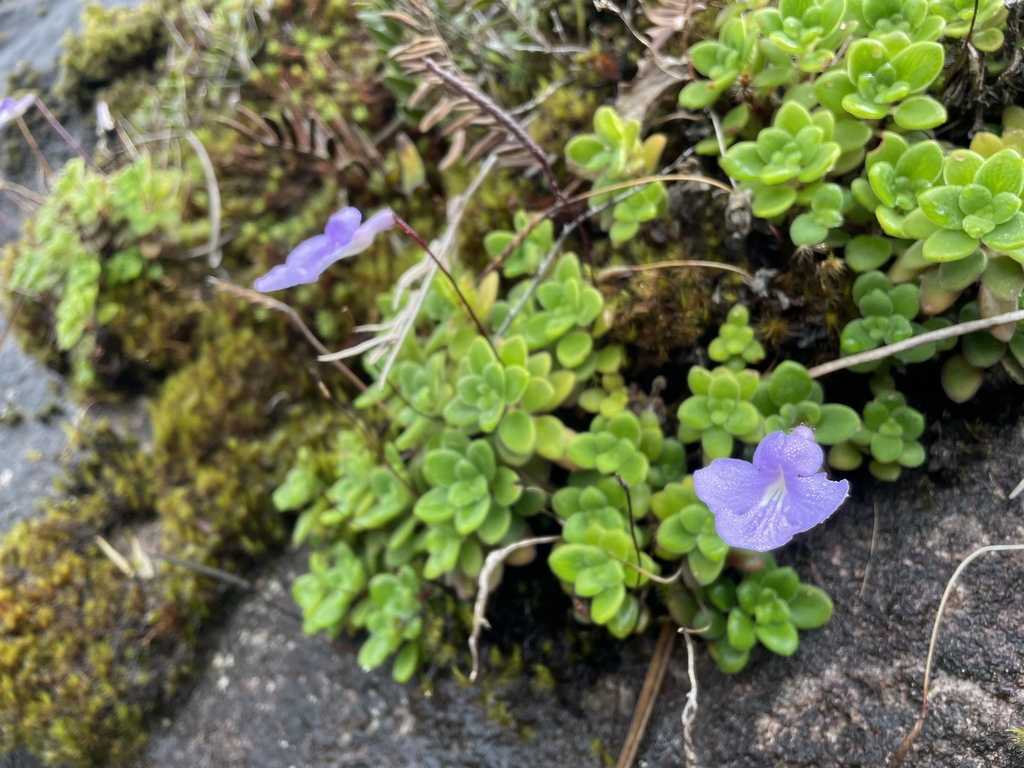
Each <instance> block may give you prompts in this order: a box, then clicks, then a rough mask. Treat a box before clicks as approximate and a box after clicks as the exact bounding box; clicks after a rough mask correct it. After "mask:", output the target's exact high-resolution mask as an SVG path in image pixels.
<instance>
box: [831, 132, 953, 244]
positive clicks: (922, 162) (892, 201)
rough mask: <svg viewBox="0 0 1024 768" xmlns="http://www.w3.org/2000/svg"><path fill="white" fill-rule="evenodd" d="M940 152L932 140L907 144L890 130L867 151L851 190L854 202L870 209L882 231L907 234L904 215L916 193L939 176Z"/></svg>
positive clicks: (912, 207)
mask: <svg viewBox="0 0 1024 768" xmlns="http://www.w3.org/2000/svg"><path fill="white" fill-rule="evenodd" d="M943 160H944V155H943V153H942V148H941V147H940V146H939V144H938V142H936V141H919V142H916V143H915V144H913V145H911V144H910V142H908V141H907V140H906V138H904V137H903V136H901V135H900V134H898V133H894V132H892V131H885V132H884V133H883V134H882V141H881V143H880V144H879V145H878V147H876V148H875V149H874V150H872V151H871V152H869V153H868V154H867V157H866V158H865V163H864V170H865V173H864V175H863V176H862V177H861V178H859V179H855V180H854V182H853V184H852V185H851V191H852V192H853V195H854V197H855V198H856V199H857V201H858V202H860V203H861V205H863V206H864V207H865V208H867V209H868V210H870V211H873V212H874V214H875V216H876V218H877V219H878V223H879V224H880V225H881V226H882V229H883V230H885V232H886V234H888V235H890V236H892V237H901V238H906V237H911V236H912V235H910V234H909V233H907V232H906V231H905V230H904V222H905V220H906V217H907V216H908V215H909V214H910V213H912V212H913V211H916V210H917V209H918V202H917V200H918V195H920V194H921V193H922V192H924V191H926V190H928V189H930V188H931V187H932V186H934V185H935V184H936V182H938V180H939V178H940V176H941V175H942V164H943Z"/></svg>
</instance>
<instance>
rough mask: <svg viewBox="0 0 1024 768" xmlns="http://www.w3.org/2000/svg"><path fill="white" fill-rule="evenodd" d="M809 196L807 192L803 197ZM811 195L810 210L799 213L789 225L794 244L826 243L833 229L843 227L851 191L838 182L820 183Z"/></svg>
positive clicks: (790, 236)
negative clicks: (844, 213) (846, 190)
mask: <svg viewBox="0 0 1024 768" xmlns="http://www.w3.org/2000/svg"><path fill="white" fill-rule="evenodd" d="M808 191H809V190H808ZM807 196H808V195H807V193H806V192H805V194H804V195H803V197H807ZM809 197H810V210H808V211H805V212H804V213H801V214H799V215H798V216H797V217H796V218H794V219H793V222H792V223H791V224H790V225H789V239H790V240H792V241H793V245H819V244H821V243H824V242H825V241H826V240H827V239H828V237H829V233H830V232H831V231H832V230H837V229H839V228H840V227H842V225H843V212H844V211H845V210H846V208H847V207H848V205H849V201H850V200H849V193H844V190H843V188H842V187H840V186H839V185H838V184H819V185H818V186H817V187H815V188H814V190H813V194H810V195H809ZM798 199H799V198H798Z"/></svg>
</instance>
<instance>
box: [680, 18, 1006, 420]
mask: <svg viewBox="0 0 1024 768" xmlns="http://www.w3.org/2000/svg"><path fill="white" fill-rule="evenodd" d="M1005 19H1006V9H1005V7H1004V5H1003V4H1002V3H1000V2H995V1H992V2H983V3H981V4H979V5H978V6H977V7H975V6H974V5H970V6H969V7H968V4H954V3H948V2H941V1H940V0H921V2H915V3H912V4H909V3H907V4H905V3H894V2H890V1H889V0H851V2H844V0H810V1H809V2H796V1H795V0H793V1H791V0H782V1H781V2H779V3H778V4H777V5H770V6H767V7H763V4H760V3H756V4H754V3H752V4H732V5H729V6H727V7H726V8H725V9H724V10H722V11H721V13H720V14H719V17H718V26H719V34H718V38H717V39H713V40H706V41H701V42H698V43H696V44H695V45H693V46H692V48H691V49H690V60H691V62H692V64H693V66H694V68H695V69H696V70H697V71H698V72H699V73H700V74H701V75H703V78H702V79H698V80H696V81H695V82H693V83H691V84H689V85H687V86H686V87H685V88H684V89H683V90H682V92H681V93H680V95H679V103H680V104H681V105H682V106H683V107H686V108H689V109H694V110H696V109H701V108H704V107H710V106H715V107H716V108H719V107H721V106H722V105H723V104H729V105H732V106H731V108H730V109H729V110H728V112H727V114H726V116H725V118H724V119H723V120H722V124H721V137H720V138H721V141H722V143H723V144H724V145H725V147H726V148H725V149H724V153H723V154H722V155H721V157H720V158H719V164H720V167H721V168H722V170H723V171H725V172H726V173H727V174H728V175H729V176H731V177H732V178H733V179H734V180H735V181H737V182H739V184H740V186H741V187H742V188H743V189H745V190H747V191H748V193H749V194H750V197H751V206H752V211H753V214H754V215H755V216H757V217H760V218H762V219H765V220H767V221H768V222H770V223H772V224H774V225H788V229H789V236H790V240H791V242H792V243H793V244H794V245H795V246H812V247H820V248H827V249H832V250H834V251H835V252H836V253H841V254H842V255H843V256H844V258H845V262H846V264H847V266H848V267H849V268H850V269H851V270H853V271H855V272H863V273H868V274H864V275H862V276H861V277H860V278H858V280H857V282H856V283H855V284H854V287H853V299H854V303H855V305H856V308H857V311H858V312H859V313H860V317H859V318H854V319H853V320H852V321H850V322H849V323H848V324H847V325H846V327H845V329H844V330H843V332H842V339H841V349H842V352H843V354H856V353H858V352H865V351H868V350H871V349H876V348H879V347H884V346H885V345H888V344H893V343H895V342H897V341H900V340H904V339H908V338H910V337H912V336H916V335H920V334H922V333H924V332H925V331H929V330H935V329H936V328H939V327H942V326H944V325H949V324H951V323H952V322H953V321H954V320H956V319H957V314H956V313H957V312H958V311H960V312H962V311H963V310H964V308H965V307H966V306H968V305H969V304H970V303H972V299H973V298H974V296H975V294H976V295H977V302H976V303H974V306H976V307H979V308H980V310H981V311H980V317H983V318H988V317H994V316H997V315H1000V314H1004V313H1008V312H1011V311H1014V310H1016V309H1018V307H1019V302H1020V297H1021V291H1022V287H1024V283H1022V281H1021V278H1022V276H1024V266H1022V264H1024V213H1022V212H1021V210H1020V208H1021V200H1022V197H1021V195H1022V189H1024V161H1022V159H1021V154H1020V152H1019V150H1018V149H1017V148H1016V144H1015V141H1016V139H1015V136H1016V133H1015V131H1018V128H1017V127H1016V126H1018V125H1019V122H1020V118H1019V109H1018V108H1016V107H1010V108H1008V110H1007V111H1006V112H1005V113H1004V115H1003V123H1004V125H1005V127H1004V129H1003V133H1004V134H1005V140H1004V138H1003V137H1001V136H999V135H998V134H996V133H994V132H980V133H978V134H977V136H976V137H975V138H974V139H972V140H971V142H970V146H969V147H968V146H964V145H959V146H958V145H956V144H955V143H952V142H951V141H950V140H948V139H947V140H945V141H939V140H937V139H935V138H934V137H933V136H932V135H931V134H930V133H929V132H930V131H931V130H932V129H935V128H937V127H939V126H941V125H942V124H943V123H945V122H946V120H947V117H948V114H947V108H946V106H944V104H943V102H942V100H941V93H940V90H941V86H942V84H943V82H944V77H948V76H949V72H948V70H946V71H945V75H944V67H945V66H946V62H947V60H948V59H949V58H950V57H949V56H947V53H948V52H949V51H948V50H947V48H948V46H945V45H944V43H945V42H946V41H954V40H955V41H956V43H955V45H961V42H960V41H961V40H963V39H964V38H967V40H968V43H966V44H969V45H970V46H972V48H973V50H974V51H975V55H978V56H979V57H982V58H983V57H985V56H988V58H987V59H984V61H985V62H987V65H988V66H990V67H991V69H992V70H993V71H998V69H999V66H1000V63H999V59H998V55H999V52H1000V50H1001V48H1002V44H1003V29H1004V28H1005ZM965 25H966V26H965ZM704 78H706V79H704ZM766 114H767V115H770V116H771V120H770V124H766V125H764V126H762V125H760V124H759V122H758V121H759V120H760V119H761V117H759V116H764V115H766ZM1015 121H1016V122H1015ZM719 146H720V144H719V142H718V141H707V142H704V143H702V145H701V147H700V148H701V149H702V150H703V151H705V152H707V153H717V152H718V147H719ZM887 266H888V270H887V272H885V273H882V272H880V271H879V270H883V269H885V268H886V267H887ZM944 313H946V316H944ZM1015 335H1019V334H1018V333H1016V332H1015V326H1014V325H1013V324H1008V325H1005V326H998V327H997V329H993V330H991V331H982V332H979V333H978V334H977V335H975V336H974V340H973V341H970V342H968V341H967V340H966V339H965V340H964V342H963V346H964V348H965V349H966V348H967V347H968V346H970V347H972V348H975V349H976V348H977V346H978V340H979V339H980V338H981V337H983V336H984V337H992V338H993V340H994V342H995V343H994V344H992V345H989V346H992V347H993V355H992V359H993V360H1002V361H1004V365H1003V367H1004V368H1005V369H1006V370H1007V371H1008V372H1009V373H1010V375H1011V376H1013V377H1014V378H1016V379H1017V380H1018V381H1024V379H1022V378H1021V376H1020V371H1019V366H1018V365H1017V361H1016V358H1015V357H1014V356H1013V355H1006V356H1003V355H1002V354H1000V353H996V352H995V351H994V350H995V347H996V346H999V347H1000V350H1001V349H1002V348H1003V347H1002V346H1000V345H1001V344H1011V343H1012V339H1013V337H1014V336H1015ZM984 344H988V342H987V341H986V342H984ZM953 346H955V342H953V343H947V344H939V345H936V344H927V345H922V346H920V347H917V348H915V349H911V350H908V351H905V352H902V353H900V354H899V355H896V356H895V359H891V358H890V359H888V360H886V361H885V362H884V363H879V362H877V361H876V362H873V363H862V364H860V365H859V366H857V367H856V368H854V370H856V371H860V372H874V373H875V379H873V382H872V386H873V387H875V388H876V389H877V388H879V387H881V386H882V384H883V383H884V382H883V381H882V379H881V378H880V376H882V375H884V374H886V373H887V372H888V371H889V370H890V368H891V367H892V365H893V363H897V364H903V365H905V364H911V363H918V362H923V361H926V360H930V359H932V358H934V357H936V356H939V355H944V354H947V353H949V354H948V355H947V357H946V364H945V368H944V373H943V376H942V385H943V387H944V388H945V390H946V392H947V393H948V394H949V396H950V397H951V398H952V399H954V400H956V401H959V402H962V401H963V400H965V399H967V398H969V397H970V396H971V395H972V394H973V393H974V392H976V391H977V389H978V388H979V386H980V382H981V380H982V372H983V371H984V370H985V369H986V368H988V367H989V366H990V365H991V364H992V363H991V362H989V360H988V359H979V356H977V355H975V363H978V362H984V363H985V364H983V365H978V364H975V363H971V362H970V360H969V359H968V358H967V357H966V355H965V354H964V353H956V352H955V350H952V347H953ZM980 357H981V358H985V356H980Z"/></svg>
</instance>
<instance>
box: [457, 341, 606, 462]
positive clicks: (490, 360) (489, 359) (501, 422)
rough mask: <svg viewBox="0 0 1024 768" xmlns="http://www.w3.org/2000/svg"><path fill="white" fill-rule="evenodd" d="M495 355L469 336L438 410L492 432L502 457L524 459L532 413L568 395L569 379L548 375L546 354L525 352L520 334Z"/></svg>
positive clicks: (531, 439) (532, 437) (533, 427)
mask: <svg viewBox="0 0 1024 768" xmlns="http://www.w3.org/2000/svg"><path fill="white" fill-rule="evenodd" d="M587 351H588V352H589V351H590V348H589V347H588V348H587ZM498 355H500V358H499V356H496V355H495V354H494V350H493V349H492V348H491V345H490V344H488V343H487V340H486V339H483V338H481V337H477V338H476V339H475V340H474V341H473V343H472V344H471V345H470V347H469V352H468V354H467V355H466V361H465V364H464V366H463V367H462V372H461V375H460V376H459V377H458V379H457V382H456V385H455V394H454V396H453V397H452V399H451V400H449V401H448V403H447V404H446V405H445V406H444V408H443V411H442V412H443V414H444V418H445V420H446V421H447V422H448V423H449V424H450V425H452V426H455V427H463V428H468V429H470V430H471V431H473V432H477V431H479V432H483V433H484V434H491V433H492V432H493V433H495V434H496V437H497V446H498V448H499V450H501V451H502V456H503V457H504V458H505V459H506V460H508V461H512V462H513V463H523V462H525V461H526V460H527V459H528V458H529V457H530V456H531V455H532V454H533V452H534V450H535V449H536V447H537V421H536V419H535V418H534V417H533V414H535V413H539V412H542V411H547V410H550V409H552V408H554V407H556V406H557V405H559V404H560V403H561V402H562V400H564V399H565V397H566V396H568V394H569V388H570V387H571V386H572V383H573V378H572V376H571V374H565V373H563V374H560V375H559V374H550V373H549V372H550V365H551V362H550V358H549V357H548V356H545V355H539V356H538V355H535V356H533V357H532V358H531V357H529V356H528V352H527V345H526V341H525V339H524V338H523V337H522V336H518V335H517V336H513V337H512V338H510V339H507V340H506V341H504V342H503V343H502V345H501V349H500V351H499V353H498ZM552 382H554V383H552ZM556 387H557V388H556Z"/></svg>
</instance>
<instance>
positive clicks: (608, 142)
mask: <svg viewBox="0 0 1024 768" xmlns="http://www.w3.org/2000/svg"><path fill="white" fill-rule="evenodd" d="M664 147H665V136H664V134H660V133H656V134H653V135H651V136H648V137H647V139H645V140H644V141H643V142H641V141H640V121H639V120H623V119H622V118H621V117H619V116H618V114H616V112H615V110H614V109H612V108H611V107H599V108H598V110H597V111H596V112H595V113H594V133H588V134H584V135H582V136H575V137H573V138H572V139H570V141H569V143H568V144H566V145H565V156H566V159H567V160H568V161H569V163H570V164H571V165H573V166H575V167H576V168H578V169H579V170H580V172H581V173H583V174H584V175H587V176H592V177H594V184H593V189H594V191H595V192H599V191H600V190H602V189H604V188H605V187H610V186H613V185H617V184H622V183H623V182H627V181H632V180H633V179H638V178H641V177H644V176H650V175H652V174H653V173H654V172H655V171H656V170H657V165H658V158H660V157H661V151H662V149H664ZM622 192H623V191H622V190H616V191H614V192H604V193H601V194H597V195H594V196H593V197H592V198H591V205H592V207H597V206H600V205H602V204H603V203H605V202H607V201H609V200H611V199H612V198H613V197H615V196H616V195H619V194H622ZM667 205H668V193H667V192H666V191H665V185H664V184H662V183H661V182H654V183H651V184H645V185H643V186H642V187H641V188H640V189H638V190H637V191H636V192H635V193H634V194H632V195H630V196H629V197H627V198H626V199H624V200H622V201H620V202H618V203H616V204H615V206H614V207H613V208H612V210H610V211H605V212H604V213H602V215H601V218H600V223H601V226H602V228H603V229H605V230H607V231H608V235H609V237H610V238H611V241H612V245H615V246H618V245H621V244H623V243H625V242H627V241H629V240H631V239H632V238H633V236H634V235H636V233H637V231H638V230H639V229H640V225H641V224H642V223H644V222H646V221H651V220H653V219H655V218H657V217H658V216H661V215H662V214H664V213H665V210H666V208H667Z"/></svg>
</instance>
